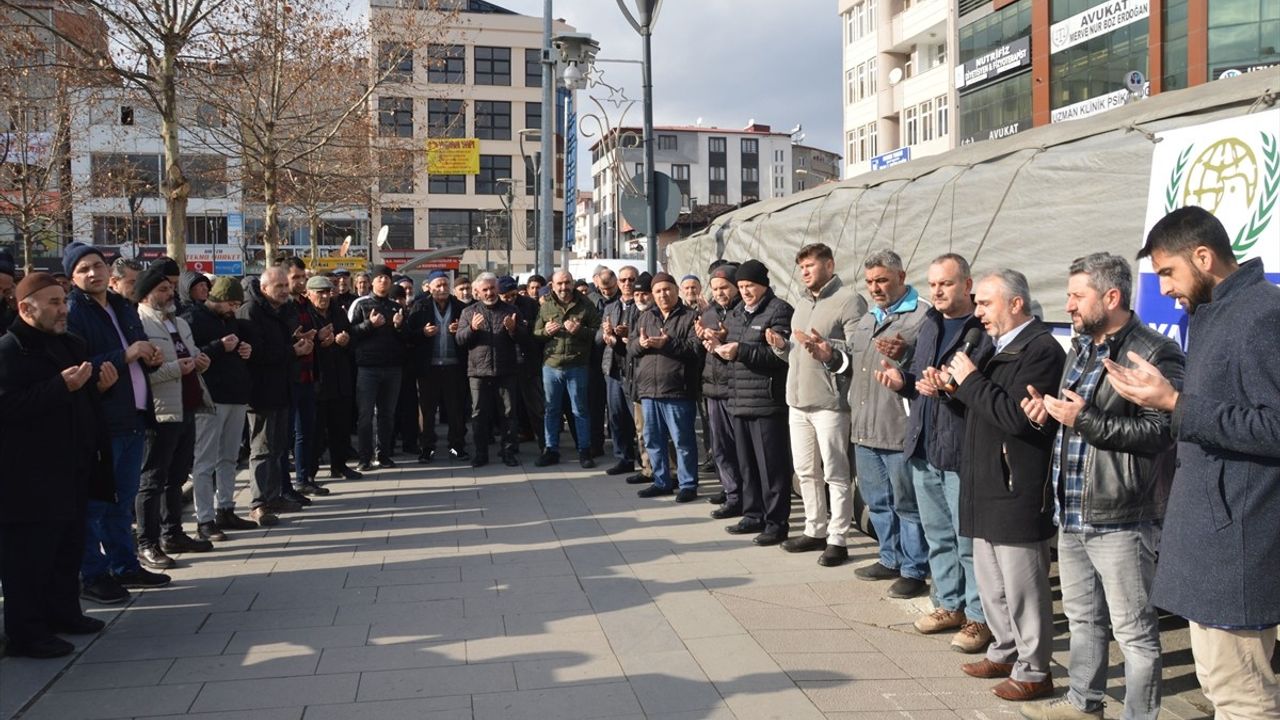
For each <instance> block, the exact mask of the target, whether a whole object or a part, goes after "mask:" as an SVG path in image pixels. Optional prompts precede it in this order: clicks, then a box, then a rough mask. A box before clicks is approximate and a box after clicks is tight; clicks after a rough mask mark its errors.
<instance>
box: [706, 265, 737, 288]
mask: <svg viewBox="0 0 1280 720" xmlns="http://www.w3.org/2000/svg"><path fill="white" fill-rule="evenodd" d="M711 277H712V278H713V279H714V278H720V279H722V280H728V281H729V283H731V284H735V285H736V284H737V282H738V264H737V263H731V262H726V263H721V264H720V265H717V266H716V269H715V270H712V271H711Z"/></svg>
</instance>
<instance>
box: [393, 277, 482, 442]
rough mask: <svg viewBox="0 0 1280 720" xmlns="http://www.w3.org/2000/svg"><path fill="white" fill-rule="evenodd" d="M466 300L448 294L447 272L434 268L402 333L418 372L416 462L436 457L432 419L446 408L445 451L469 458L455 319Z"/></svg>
mask: <svg viewBox="0 0 1280 720" xmlns="http://www.w3.org/2000/svg"><path fill="white" fill-rule="evenodd" d="M466 307H467V306H466V304H465V303H464V302H463V301H461V300H459V299H457V298H456V297H453V296H452V295H451V294H450V293H449V276H448V274H446V273H445V272H443V271H441V270H436V271H434V272H432V273H431V274H430V275H428V276H427V293H425V294H423V295H422V297H420V298H418V300H417V301H416V302H415V303H414V304H413V307H412V308H411V309H410V311H409V320H408V322H407V323H406V325H405V327H406V328H407V331H406V337H407V338H408V340H409V345H410V347H411V348H412V350H413V363H414V368H415V369H416V371H417V376H418V409H419V414H420V415H421V418H422V439H421V440H420V441H419V443H418V462H420V463H429V462H431V461H433V460H434V459H435V456H436V442H437V439H438V436H437V434H436V418H437V417H439V414H440V409H441V408H443V409H444V414H445V421H446V422H447V423H448V425H449V431H448V437H447V441H448V449H449V452H450V454H451V456H452V458H453V459H455V460H468V459H470V457H471V455H470V453H468V452H467V448H466V442H467V425H466V422H467V403H468V398H467V396H468V384H467V351H466V349H465V348H462V347H459V346H458V339H457V334H458V330H459V328H461V327H462V325H461V323H460V322H459V320H460V319H461V317H462V311H463V310H465V309H466Z"/></svg>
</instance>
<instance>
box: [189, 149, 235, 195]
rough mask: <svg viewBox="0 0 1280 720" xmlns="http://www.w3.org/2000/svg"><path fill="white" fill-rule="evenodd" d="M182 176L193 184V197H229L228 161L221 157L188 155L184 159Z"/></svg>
mask: <svg viewBox="0 0 1280 720" xmlns="http://www.w3.org/2000/svg"><path fill="white" fill-rule="evenodd" d="M182 174H183V175H186V176H187V181H188V182H190V183H191V197H194V198H224V197H226V196H227V159H226V158H225V157H223V156H221V155H187V156H186V157H184V158H183V159H182Z"/></svg>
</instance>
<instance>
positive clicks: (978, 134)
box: [957, 72, 1031, 144]
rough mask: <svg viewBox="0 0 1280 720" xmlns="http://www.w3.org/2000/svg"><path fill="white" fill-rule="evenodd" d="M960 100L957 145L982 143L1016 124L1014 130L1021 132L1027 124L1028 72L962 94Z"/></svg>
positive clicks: (1029, 112) (1028, 116)
mask: <svg viewBox="0 0 1280 720" xmlns="http://www.w3.org/2000/svg"><path fill="white" fill-rule="evenodd" d="M961 100H962V101H963V102H960V103H959V104H958V112H959V120H958V123H959V126H958V128H957V129H958V131H959V133H960V136H959V139H958V140H957V144H964V143H966V142H971V141H974V140H986V139H988V133H989V132H990V131H992V130H997V129H1000V128H1010V129H1012V128H1013V126H1015V125H1017V126H1018V127H1017V130H1025V129H1027V128H1028V127H1030V122H1031V73H1030V72H1022V73H1019V74H1017V75H1014V76H1012V77H1009V78H1006V79H1003V80H1000V81H998V82H994V83H990V84H987V85H983V86H981V87H980V88H978V89H977V90H974V91H972V92H967V93H965V94H964V95H962V96H961ZM1015 132H1016V130H1015Z"/></svg>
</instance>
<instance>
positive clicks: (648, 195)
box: [618, 0, 662, 274]
mask: <svg viewBox="0 0 1280 720" xmlns="http://www.w3.org/2000/svg"><path fill="white" fill-rule="evenodd" d="M618 8H619V9H621V10H622V14H623V15H625V16H626V18H627V22H629V23H631V27H633V28H635V31H636V32H637V33H639V35H640V39H641V41H642V43H643V45H644V55H643V57H642V62H643V63H644V67H643V69H642V72H643V75H644V100H643V103H644V196H645V206H646V209H647V210H648V215H649V227H648V228H646V232H645V234H646V235H647V238H646V242H645V259H646V261H647V265H648V269H649V273H650V274H654V273H656V272H658V197H657V189H656V188H657V181H656V178H655V176H654V162H653V151H654V142H653V43H652V36H653V25H654V23H656V22H657V21H658V10H660V9H661V8H662V0H636V9H637V10H638V11H639V13H640V17H639V18H638V19H637V18H636V17H634V16H633V15H632V14H631V10H629V9H628V8H627V6H626V0H618Z"/></svg>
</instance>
